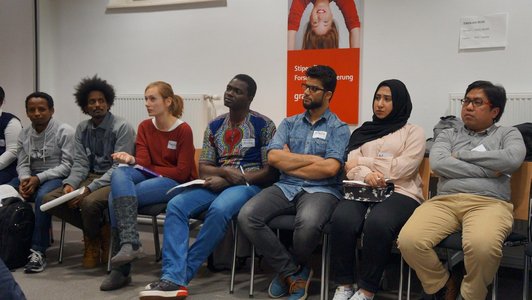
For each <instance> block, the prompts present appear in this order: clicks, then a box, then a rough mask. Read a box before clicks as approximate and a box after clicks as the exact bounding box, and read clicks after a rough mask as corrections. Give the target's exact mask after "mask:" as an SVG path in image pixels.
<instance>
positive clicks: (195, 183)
mask: <svg viewBox="0 0 532 300" xmlns="http://www.w3.org/2000/svg"><path fill="white" fill-rule="evenodd" d="M204 183H205V180H204V179H196V180H192V181H189V182H185V183H182V184H180V185H176V186H174V187H173V188H171V189H169V190H168V192H166V194H167V195H168V194H170V192H172V191H173V190H175V189H182V188H186V187H187V186H191V185H203V184H204Z"/></svg>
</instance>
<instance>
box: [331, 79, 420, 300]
mask: <svg viewBox="0 0 532 300" xmlns="http://www.w3.org/2000/svg"><path fill="white" fill-rule="evenodd" d="M411 111H412V102H411V101H410V95H409V94H408V90H407V89H406V86H405V85H404V84H403V83H402V82H401V81H399V80H397V79H390V80H385V81H383V82H381V83H380V84H379V85H378V86H377V90H376V91H375V95H374V97H373V120H372V121H369V122H365V123H364V124H362V126H360V127H359V128H358V129H356V130H355V131H354V132H353V133H352V134H351V138H350V139H349V144H348V146H347V149H346V156H347V160H346V163H345V172H346V176H347V178H348V179H351V180H358V181H363V182H365V183H367V184H368V185H370V186H372V187H382V186H385V185H386V183H385V181H386V180H387V181H391V182H393V183H394V186H395V189H394V192H393V194H392V195H391V196H389V197H388V198H387V199H386V200H384V201H383V202H380V203H377V204H369V203H367V202H359V201H354V200H343V201H341V202H340V203H338V206H337V207H336V209H335V211H334V213H333V215H332V217H331V240H332V262H333V270H334V274H335V279H336V283H337V284H338V288H337V289H336V293H335V296H334V298H333V300H371V299H373V297H374V295H375V293H376V292H377V291H378V289H379V283H380V279H381V277H382V274H383V272H384V267H385V266H386V264H387V262H388V259H389V257H390V250H391V248H392V245H393V243H394V241H395V239H396V238H397V235H398V234H399V231H400V230H401V227H402V226H403V224H404V223H405V222H406V221H407V220H408V218H409V217H410V215H411V214H412V213H413V212H414V209H416V207H417V206H418V205H419V204H420V203H421V202H422V201H423V196H422V190H421V178H420V176H419V174H418V167H419V164H420V163H421V161H422V160H423V155H424V153H425V133H424V132H423V129H422V128H421V127H419V126H417V125H412V124H407V121H408V118H409V117H410V112H411ZM371 205H372V207H371V210H370V212H369V214H367V216H366V212H367V211H368V208H369V207H370V206H371ZM361 234H363V237H362V245H363V247H362V260H361V266H360V268H359V269H360V270H361V274H360V276H359V277H358V288H359V289H358V290H357V291H356V292H355V291H354V290H353V284H354V283H355V274H354V272H355V268H354V267H353V266H354V263H355V248H356V244H357V238H358V237H359V236H360V235H361Z"/></svg>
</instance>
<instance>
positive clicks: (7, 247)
mask: <svg viewBox="0 0 532 300" xmlns="http://www.w3.org/2000/svg"><path fill="white" fill-rule="evenodd" d="M0 203H1V204H2V206H0V258H2V260H3V261H4V262H5V264H6V266H7V267H8V268H9V269H15V268H18V267H22V266H24V265H25V264H26V263H27V262H28V256H29V254H30V248H31V238H32V235H33V227H34V226H35V214H34V213H33V208H32V207H31V205H30V204H29V203H27V202H24V201H22V200H21V199H20V198H16V197H9V198H5V199H2V200H1V202H0Z"/></svg>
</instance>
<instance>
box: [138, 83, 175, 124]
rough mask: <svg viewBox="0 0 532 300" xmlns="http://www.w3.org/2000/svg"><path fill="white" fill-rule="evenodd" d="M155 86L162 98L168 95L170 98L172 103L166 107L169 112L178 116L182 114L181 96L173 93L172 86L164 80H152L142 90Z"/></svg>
mask: <svg viewBox="0 0 532 300" xmlns="http://www.w3.org/2000/svg"><path fill="white" fill-rule="evenodd" d="M152 87H156V88H157V90H158V91H159V94H161V96H162V97H163V99H166V98H168V97H170V98H172V103H171V104H170V107H169V108H168V109H169V111H170V113H171V114H172V115H173V116H174V117H176V118H179V117H181V116H182V115H183V107H184V103H183V98H181V96H179V95H176V94H174V90H173V89H172V86H171V85H170V84H168V83H166V82H164V81H154V82H152V83H150V84H148V86H147V87H146V89H144V92H146V91H147V90H148V89H149V88H152Z"/></svg>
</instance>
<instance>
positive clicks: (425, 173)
mask: <svg viewBox="0 0 532 300" xmlns="http://www.w3.org/2000/svg"><path fill="white" fill-rule="evenodd" d="M418 171H419V176H420V177H421V182H422V183H423V186H422V190H423V198H424V199H425V200H427V199H429V198H430V193H429V192H430V191H429V185H430V173H431V171H430V162H429V158H428V156H426V157H423V160H422V161H421V164H419V170H418ZM404 265H405V261H404V259H403V257H402V256H401V262H400V265H399V266H400V267H399V291H398V292H397V299H399V300H401V299H403V281H404V277H403V270H404ZM411 274H412V269H411V268H410V267H408V277H407V288H406V289H407V293H406V299H407V300H410V288H411Z"/></svg>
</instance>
